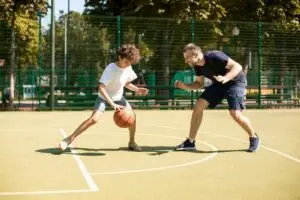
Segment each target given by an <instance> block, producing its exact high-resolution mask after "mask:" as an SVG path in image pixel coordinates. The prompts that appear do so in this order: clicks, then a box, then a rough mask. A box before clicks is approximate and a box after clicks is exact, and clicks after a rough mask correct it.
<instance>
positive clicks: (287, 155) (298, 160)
mask: <svg viewBox="0 0 300 200" xmlns="http://www.w3.org/2000/svg"><path fill="white" fill-rule="evenodd" d="M148 126H154V127H158V128H167V129H173V130H181V131H188V129H183V128H176V127H172V126H161V125H155V124H153V125H148ZM199 133H203V134H210V135H216V136H218V137H223V138H227V139H231V140H237V141H241V142H244V143H249V142H248V141H246V140H242V139H239V138H236V137H231V136H226V135H222V134H217V133H211V132H202V131H200V132H199ZM260 147H261V148H263V149H265V150H268V151H271V152H273V153H276V154H278V155H280V156H282V157H285V158H287V159H290V160H292V161H295V162H296V163H299V164H300V159H298V158H296V157H294V156H291V155H289V154H287V153H284V152H281V151H279V150H277V149H274V148H271V147H267V146H265V145H262V144H260Z"/></svg>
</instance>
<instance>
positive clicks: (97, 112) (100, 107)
mask: <svg viewBox="0 0 300 200" xmlns="http://www.w3.org/2000/svg"><path fill="white" fill-rule="evenodd" d="M105 108H106V105H105V101H104V100H103V99H102V98H100V97H98V98H97V99H96V102H95V105H94V111H93V113H92V115H91V116H90V117H89V118H88V119H86V120H85V121H83V122H82V123H81V124H80V125H79V126H78V127H77V129H76V130H75V131H74V132H73V133H72V134H71V135H70V136H68V137H66V138H65V139H63V140H62V141H61V142H60V143H59V147H60V148H61V150H62V151H64V150H65V149H66V148H67V147H68V146H69V145H70V144H71V143H72V142H73V141H74V140H75V138H76V137H77V136H79V135H80V134H81V133H82V132H83V131H85V130H86V129H88V128H89V127H90V126H92V125H94V124H95V123H96V122H97V121H98V120H99V118H100V116H101V115H102V114H103V113H104V111H105Z"/></svg>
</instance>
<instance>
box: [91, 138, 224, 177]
mask: <svg viewBox="0 0 300 200" xmlns="http://www.w3.org/2000/svg"><path fill="white" fill-rule="evenodd" d="M113 134H114V135H120V134H122V135H123V133H113ZM110 135H112V134H110ZM139 135H148V136H158V137H164V138H175V139H183V138H182V137H178V136H169V135H158V134H150V133H139ZM197 143H202V144H204V145H207V146H209V147H210V148H211V149H212V150H213V151H218V148H217V147H215V146H213V145H211V144H209V143H207V142H203V141H198V142H197ZM168 151H169V152H171V151H172V150H168ZM217 154H218V152H214V153H212V154H211V155H209V156H207V157H204V158H202V159H200V160H196V161H191V162H187V163H183V164H176V165H169V166H164V167H153V168H148V169H133V170H121V171H113V172H93V173H90V175H92V176H97V175H114V174H129V173H138V172H149V171H160V170H166V169H174V168H179V167H186V166H191V165H194V164H199V163H203V162H205V161H208V160H210V159H212V158H214V157H215V156H216V155H217Z"/></svg>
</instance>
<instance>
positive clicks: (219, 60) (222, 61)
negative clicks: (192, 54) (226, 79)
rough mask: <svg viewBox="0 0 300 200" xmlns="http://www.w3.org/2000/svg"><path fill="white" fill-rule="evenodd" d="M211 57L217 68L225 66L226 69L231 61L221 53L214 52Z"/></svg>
mask: <svg viewBox="0 0 300 200" xmlns="http://www.w3.org/2000/svg"><path fill="white" fill-rule="evenodd" d="M210 57H211V58H212V60H213V61H214V63H215V64H216V65H217V66H223V67H224V68H225V67H226V65H227V63H228V59H229V57H228V56H227V55H226V54H225V53H223V52H221V51H214V52H212V53H211V55H210Z"/></svg>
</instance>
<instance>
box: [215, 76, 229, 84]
mask: <svg viewBox="0 0 300 200" xmlns="http://www.w3.org/2000/svg"><path fill="white" fill-rule="evenodd" d="M214 78H215V79H216V80H217V81H218V82H220V83H223V84H225V83H227V82H228V81H229V80H228V79H227V78H226V77H225V76H221V75H218V76H214Z"/></svg>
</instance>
